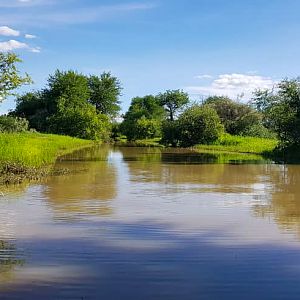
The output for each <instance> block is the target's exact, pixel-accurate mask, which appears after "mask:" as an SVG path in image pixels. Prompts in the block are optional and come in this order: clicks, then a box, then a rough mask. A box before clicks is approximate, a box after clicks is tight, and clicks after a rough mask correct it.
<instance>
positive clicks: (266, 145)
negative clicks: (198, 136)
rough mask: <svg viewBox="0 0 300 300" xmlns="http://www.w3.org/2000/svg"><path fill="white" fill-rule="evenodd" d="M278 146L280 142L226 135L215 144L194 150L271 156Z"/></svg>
mask: <svg viewBox="0 0 300 300" xmlns="http://www.w3.org/2000/svg"><path fill="white" fill-rule="evenodd" d="M277 146H278V141H277V140H274V139H266V138H257V137H245V136H233V135H229V134H224V135H222V136H221V137H220V138H219V139H218V141H216V142H215V143H214V144H212V145H197V146H195V147H194V149H195V150H197V151H215V152H232V153H245V154H258V155H267V156H271V155H272V153H273V152H274V150H275V149H276V147H277Z"/></svg>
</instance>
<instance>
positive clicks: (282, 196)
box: [255, 165, 300, 235]
mask: <svg viewBox="0 0 300 300" xmlns="http://www.w3.org/2000/svg"><path fill="white" fill-rule="evenodd" d="M268 200H269V201H267V202H266V203H262V204H259V205H257V206H255V212H256V213H257V215H258V216H262V217H266V218H269V217H272V218H273V219H274V220H275V221H276V223H277V224H278V225H279V226H280V227H281V228H282V229H283V230H291V231H296V232H297V233H298V234H299V235H300V168H299V166H296V165H288V166H281V169H279V170H278V172H273V173H272V178H271V180H270V186H269V191H268Z"/></svg>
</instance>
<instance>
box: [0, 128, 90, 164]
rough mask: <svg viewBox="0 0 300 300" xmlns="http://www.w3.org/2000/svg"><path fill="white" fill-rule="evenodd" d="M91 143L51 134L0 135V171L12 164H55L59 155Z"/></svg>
mask: <svg viewBox="0 0 300 300" xmlns="http://www.w3.org/2000/svg"><path fill="white" fill-rule="evenodd" d="M91 144H92V142H91V141H87V140H81V139H77V138H72V137H68V136H58V135H52V134H39V133H20V134H17V133H16V134H5V133H1V134H0V169H1V167H3V166H4V165H9V164H14V165H21V166H23V167H35V168H38V167H41V166H46V165H50V164H52V163H54V162H55V160H56V158H57V157H58V156H59V155H62V154H65V153H68V152H70V151H72V150H75V149H78V148H81V147H84V146H88V145H91Z"/></svg>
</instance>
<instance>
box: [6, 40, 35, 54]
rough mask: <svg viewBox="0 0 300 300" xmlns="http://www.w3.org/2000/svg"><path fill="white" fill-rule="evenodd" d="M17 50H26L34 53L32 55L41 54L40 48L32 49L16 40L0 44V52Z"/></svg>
mask: <svg viewBox="0 0 300 300" xmlns="http://www.w3.org/2000/svg"><path fill="white" fill-rule="evenodd" d="M18 49H26V50H28V51H30V52H34V53H39V52H41V48H39V47H35V48H32V47H30V46H29V45H28V44H26V43H22V42H19V41H16V40H9V41H6V42H0V51H4V52H7V51H13V50H18Z"/></svg>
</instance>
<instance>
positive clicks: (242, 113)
mask: <svg viewBox="0 0 300 300" xmlns="http://www.w3.org/2000/svg"><path fill="white" fill-rule="evenodd" d="M205 104H207V105H210V106H211V107H213V108H214V109H215V110H216V111H217V113H218V115H219V117H220V119H221V122H222V124H223V125H224V128H225V131H226V132H228V133H230V134H234V135H243V134H245V132H247V131H249V129H250V128H251V127H253V126H254V125H259V124H262V115H261V114H260V113H259V112H258V111H256V110H254V109H253V108H251V106H249V105H246V104H243V103H237V102H235V101H233V100H231V99H229V98H228V97H218V96H214V97H209V98H207V99H206V101H205Z"/></svg>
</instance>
